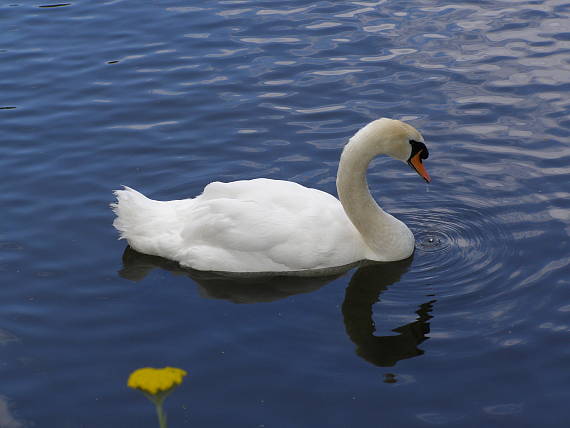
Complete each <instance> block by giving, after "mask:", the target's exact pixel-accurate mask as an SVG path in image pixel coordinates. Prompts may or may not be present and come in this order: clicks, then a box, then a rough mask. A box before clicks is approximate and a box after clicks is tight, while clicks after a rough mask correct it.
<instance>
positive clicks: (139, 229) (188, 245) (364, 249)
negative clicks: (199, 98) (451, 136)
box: [112, 119, 430, 274]
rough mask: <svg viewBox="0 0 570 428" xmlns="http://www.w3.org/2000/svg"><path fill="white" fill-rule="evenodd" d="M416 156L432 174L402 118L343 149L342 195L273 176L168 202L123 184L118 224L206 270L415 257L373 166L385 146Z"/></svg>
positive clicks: (150, 249) (405, 157)
mask: <svg viewBox="0 0 570 428" xmlns="http://www.w3.org/2000/svg"><path fill="white" fill-rule="evenodd" d="M380 154H386V155H389V156H392V157H393V158H395V159H399V160H401V161H404V162H408V164H409V165H410V166H412V167H413V168H414V169H415V170H416V171H417V172H418V174H420V175H421V176H422V177H423V178H424V179H425V180H426V181H428V182H429V180H430V178H429V175H428V174H427V172H426V170H425V169H424V167H423V165H422V159H426V158H427V157H428V150H427V148H426V146H425V145H424V143H423V137H422V136H421V134H420V133H419V132H418V131H416V130H415V129H414V128H413V127H411V126H410V125H407V124H405V123H403V122H400V121H398V120H391V119H379V120H376V121H374V122H371V123H369V124H368V125H366V126H365V127H364V128H362V129H361V130H360V131H358V132H357V133H356V134H355V135H354V136H353V137H352V138H351V139H350V141H349V142H348V144H347V145H346V147H345V148H344V151H343V153H342V156H341V159H340V164H339V169H338V176H337V190H338V194H339V198H340V201H339V200H337V199H336V198H334V197H333V196H331V195H329V194H327V193H324V192H321V191H320V190H316V189H309V188H306V187H303V186H301V185H299V184H296V183H293V182H289V181H281V180H269V179H263V178H260V179H256V180H249V181H235V182H232V183H220V182H215V183H211V184H209V185H208V186H206V188H205V189H204V192H203V193H202V194H201V195H200V196H198V197H196V198H194V199H185V200H177V201H167V202H159V201H153V200H151V199H148V198H146V197H145V196H143V195H142V194H140V193H139V192H137V191H135V190H133V189H130V188H125V190H118V191H116V192H115V194H116V196H117V203H116V204H112V207H113V209H114V211H115V213H116V214H117V218H116V219H115V221H114V223H113V224H114V226H115V227H116V228H117V229H118V230H119V231H120V233H121V238H124V239H126V240H127V241H128V242H129V245H131V247H133V248H134V249H136V250H137V251H139V252H142V253H145V254H150V255H155V256H161V257H165V258H167V259H171V260H176V261H178V262H179V263H180V264H181V265H183V266H188V267H192V268H194V269H198V270H203V271H226V272H297V273H300V274H303V273H307V272H309V271H312V270H315V269H327V268H330V267H337V266H343V265H348V264H351V263H354V262H358V261H360V260H365V259H366V260H374V261H392V260H401V259H405V258H407V257H409V256H410V255H411V254H412V252H413V250H414V237H413V235H412V232H411V231H410V230H409V229H408V227H407V226H406V225H405V224H404V223H402V222H401V221H400V220H397V219H396V218H394V217H393V216H391V215H390V214H388V213H386V212H385V211H383V210H382V209H381V208H380V207H379V206H378V204H376V202H375V201H374V199H373V198H372V196H371V195H370V191H369V189H368V184H367V181H366V170H367V168H368V164H369V163H370V161H371V160H372V159H373V158H374V157H375V156H377V155H380Z"/></svg>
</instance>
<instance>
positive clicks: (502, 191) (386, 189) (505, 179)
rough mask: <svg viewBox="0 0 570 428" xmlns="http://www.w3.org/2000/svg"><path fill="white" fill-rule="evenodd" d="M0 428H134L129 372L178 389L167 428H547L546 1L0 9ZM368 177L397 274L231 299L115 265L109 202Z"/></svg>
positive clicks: (140, 268)
mask: <svg viewBox="0 0 570 428" xmlns="http://www.w3.org/2000/svg"><path fill="white" fill-rule="evenodd" d="M0 22H1V23H2V32H1V33H0V88H1V90H0V124H1V133H0V136H1V137H0V149H1V156H0V171H1V177H2V180H0V206H1V215H0V219H1V227H0V272H1V278H2V280H1V284H2V286H1V288H0V300H1V305H0V314H1V316H0V320H1V323H0V344H1V346H0V351H1V354H0V379H1V382H0V385H1V386H0V396H1V400H0V426H1V427H9V428H14V427H31V426H37V427H56V426H57V427H62V428H63V427H103V426H104V427H147V426H148V427H150V426H156V421H155V420H154V418H155V415H154V413H153V409H152V407H151V405H150V404H149V403H148V402H147V401H146V399H145V398H144V397H143V396H142V395H141V394H139V393H138V392H135V391H132V390H129V389H128V388H127V387H126V379H127V377H128V375H129V373H130V372H131V371H132V370H134V369H136V368H139V367H144V366H158V367H162V366H165V365H169V366H175V367H180V368H183V369H186V370H188V372H189V375H188V377H187V379H186V380H185V382H184V384H183V385H182V386H181V387H180V388H179V389H178V390H177V391H175V392H174V393H173V394H172V396H171V397H169V398H168V400H167V403H166V407H167V410H168V413H169V421H170V426H172V427H175V426H188V427H227V426H231V427H235V428H238V427H239V428H241V427H380V426H381V427H421V426H432V425H434V426H451V427H458V426H461V427H477V428H480V427H517V428H520V427H537V426H545V427H567V426H568V424H569V419H570V410H569V409H568V401H569V400H570V370H569V367H570V279H569V278H570V269H569V264H570V239H569V235H570V138H569V133H570V114H569V113H570V95H569V94H570V3H568V2H564V1H556V0H544V1H517V2H514V1H495V2H485V1H481V2H473V1H455V2H453V1H443V0H442V1H439V0H436V1H416V2H411V1H393V0H387V1H378V2H375V1H352V2H344V3H338V2H330V1H320V2H306V1H299V0H293V1H286V2H267V1H261V2H259V1H258V2H253V1H249V0H230V1H219V2H213V1H205V2H190V3H189V2H181V1H161V2H135V3H134V2H127V1H125V0H113V1H97V2H80V1H73V2H69V3H57V2H56V3H51V4H50V3H49V2H45V1H44V2H42V1H39V2H28V1H26V2H19V1H18V0H12V1H9V2H2V3H1V4H0ZM382 116H385V117H392V118H397V119H402V120H406V121H408V122H409V123H410V124H412V125H414V126H415V127H416V128H418V129H420V130H421V131H422V133H423V135H424V137H425V139H426V144H427V145H428V147H429V149H430V158H429V159H428V160H427V161H426V167H427V169H428V171H429V172H430V174H431V176H432V179H433V181H432V183H431V184H430V185H429V186H428V185H426V184H425V183H423V182H422V180H421V179H420V178H419V177H417V175H416V174H415V173H414V172H413V171H411V170H410V169H409V168H406V167H405V165H402V164H401V163H399V162H396V161H393V160H391V159H388V158H383V159H379V160H377V161H375V163H374V165H373V168H372V170H371V172H370V176H369V183H370V186H371V190H372V193H373V195H374V196H375V198H376V199H377V200H378V201H379V203H380V204H381V205H382V206H383V207H384V208H385V209H386V210H387V211H388V212H390V213H392V214H394V215H396V216H397V217H399V218H400V219H402V220H403V221H404V222H405V223H406V224H408V226H410V228H411V229H412V230H413V232H414V234H415V236H416V240H417V244H416V252H415V254H414V256H413V257H412V258H411V259H409V260H406V261H402V262H398V263H389V264H380V265H372V266H364V267H361V268H358V269H352V270H350V271H349V272H347V273H346V274H344V275H340V276H336V277H329V278H313V279H299V278H297V279H291V278H288V279H286V278H272V279H270V280H267V279H266V280H260V279H257V280H254V279H252V280H246V279H241V280H234V281H230V280H227V278H226V279H224V278H219V277H212V276H211V275H207V274H204V273H201V274H200V273H196V272H187V271H181V270H180V269H179V267H178V266H177V265H176V264H175V263H171V262H168V261H166V260H163V259H160V258H153V257H147V256H143V255H141V254H138V253H135V252H133V251H130V250H128V249H127V250H126V251H125V243H124V241H118V240H117V233H116V231H115V230H114V229H113V227H112V221H113V213H112V212H111V210H110V209H109V207H108V204H109V203H110V202H112V199H113V198H112V193H111V192H112V190H113V189H117V188H118V187H119V186H120V185H123V184H124V185H128V186H131V187H133V188H136V189H138V190H140V191H142V192H143V193H145V194H146V195H148V196H149V197H152V198H155V199H161V200H168V199H180V198H185V197H193V196H195V195H197V194H199V193H200V192H201V190H202V189H203V187H204V186H205V185H206V184H207V183H209V182H211V181H215V180H220V181H230V180H237V179H250V178H255V177H268V178H276V179H286V180H292V181H296V182H298V183H301V184H303V185H306V186H310V187H315V188H318V189H321V190H324V191H327V192H329V193H332V194H335V195H336V189H335V174H336V168H337V165H338V158H339V155H340V151H341V149H342V147H343V145H344V144H345V142H346V141H347V139H348V138H349V137H350V136H351V135H352V134H353V133H354V132H355V131H356V130H357V129H358V128H360V127H361V126H363V125H364V124H366V123H367V122H369V121H371V120H373V119H376V118H378V117H382Z"/></svg>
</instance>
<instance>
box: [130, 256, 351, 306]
mask: <svg viewBox="0 0 570 428" xmlns="http://www.w3.org/2000/svg"><path fill="white" fill-rule="evenodd" d="M155 267H158V268H161V269H165V270H168V271H170V272H172V273H174V274H178V275H187V276H189V277H190V278H192V279H193V280H194V281H195V282H196V283H197V284H198V286H199V288H200V294H201V295H202V296H203V297H208V298H213V299H223V300H229V301H231V302H234V303H261V302H272V301H274V300H279V299H283V298H285V297H288V296H292V295H294V294H301V293H310V292H312V291H315V290H318V289H319V288H321V287H322V286H324V285H325V284H327V283H328V282H330V281H332V280H334V279H336V278H338V277H339V276H340V275H341V274H342V273H344V272H339V273H337V274H335V275H327V276H305V277H292V276H283V275H271V276H268V275H267V274H266V275H254V276H250V275H247V276H245V275H231V274H228V275H224V274H222V273H215V272H203V271H199V270H193V269H187V268H186V269H185V268H182V267H180V265H179V264H178V263H176V262H173V261H170V260H167V259H163V258H162V257H156V256H148V255H146V254H142V253H139V252H137V251H135V250H133V249H131V248H130V247H127V248H126V249H125V252H124V253H123V269H121V271H120V272H119V274H120V275H121V276H122V277H123V278H126V279H130V280H131V281H140V280H142V279H143V278H144V277H145V276H146V275H147V274H148V273H149V272H150V271H151V270H152V269H154V268H155Z"/></svg>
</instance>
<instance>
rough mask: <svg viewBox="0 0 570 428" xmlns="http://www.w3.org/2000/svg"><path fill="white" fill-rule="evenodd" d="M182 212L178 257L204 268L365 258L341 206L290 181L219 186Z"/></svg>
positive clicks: (270, 267)
mask: <svg viewBox="0 0 570 428" xmlns="http://www.w3.org/2000/svg"><path fill="white" fill-rule="evenodd" d="M179 202H182V201H179ZM176 214H177V219H178V220H177V223H179V224H180V225H181V226H182V229H181V230H180V237H181V240H180V244H179V248H178V251H177V254H176V257H175V259H176V260H178V261H179V262H181V263H182V264H183V265H186V266H190V267H193V268H196V269H202V270H220V271H242V272H243V271H289V270H302V269H315V268H324V267H332V266H340V265H343V264H348V263H352V262H354V261H357V260H360V259H361V258H362V257H363V249H362V242H361V240H360V238H359V234H358V233H357V232H356V229H355V228H354V226H353V225H352V223H350V221H349V220H348V218H347V217H346V215H345V213H344V210H343V209H342V206H341V205H340V202H339V201H338V200H337V199H336V198H334V197H333V196H331V195H329V194H327V193H324V192H321V191H319V190H315V189H308V188H306V187H303V186H301V185H299V184H296V183H292V182H288V181H279V180H268V179H256V180H249V181H236V182H232V183H219V182H216V183H211V184H209V185H208V186H207V187H206V188H205V189H204V193H203V194H202V195H200V196H199V197H197V198H195V199H193V200H192V203H191V204H190V203H188V204H186V205H184V204H179V206H178V207H177V208H176ZM339 243H342V245H340V246H339Z"/></svg>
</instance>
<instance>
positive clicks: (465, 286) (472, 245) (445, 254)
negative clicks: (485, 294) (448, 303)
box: [407, 205, 513, 296]
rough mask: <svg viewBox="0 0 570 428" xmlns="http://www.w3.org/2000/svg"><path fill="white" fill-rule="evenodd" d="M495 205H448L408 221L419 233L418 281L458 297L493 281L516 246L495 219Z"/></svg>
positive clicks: (415, 214) (417, 247) (415, 215)
mask: <svg viewBox="0 0 570 428" xmlns="http://www.w3.org/2000/svg"><path fill="white" fill-rule="evenodd" d="M493 211H494V210H493V208H492V207H485V206H477V207H469V206H465V205H462V206H453V207H451V206H448V207H447V208H436V209H427V210H425V211H420V212H418V211H417V210H415V213H414V215H413V217H412V218H410V219H409V220H407V222H408V225H409V226H410V227H411V228H412V230H413V231H414V234H415V237H416V254H415V260H414V276H415V277H414V279H413V280H414V281H417V282H420V283H423V284H426V285H428V284H429V285H430V286H431V287H432V288H433V289H434V291H437V292H438V293H443V294H445V295H452V296H459V295H464V294H468V293H473V292H476V291H479V290H481V289H483V288H485V287H487V286H489V285H490V284H494V283H495V282H496V280H497V278H498V277H500V276H501V275H504V269H501V268H502V267H503V265H504V262H505V260H506V259H507V258H508V257H509V254H510V253H511V250H510V249H511V248H512V240H513V238H512V236H511V235H509V233H508V232H507V231H506V230H505V228H504V227H502V225H501V223H500V222H499V221H498V220H495V219H494V216H493Z"/></svg>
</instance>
